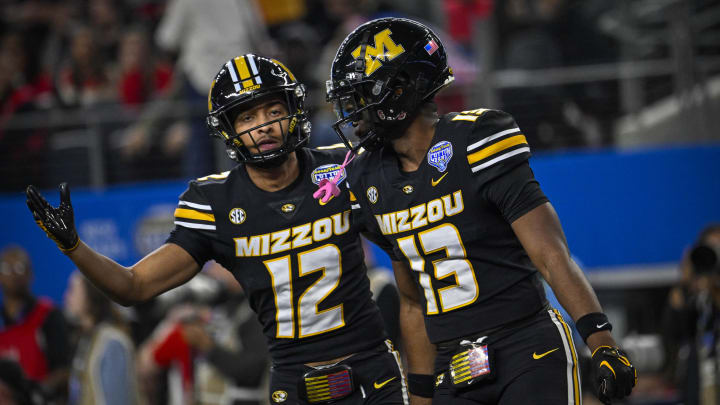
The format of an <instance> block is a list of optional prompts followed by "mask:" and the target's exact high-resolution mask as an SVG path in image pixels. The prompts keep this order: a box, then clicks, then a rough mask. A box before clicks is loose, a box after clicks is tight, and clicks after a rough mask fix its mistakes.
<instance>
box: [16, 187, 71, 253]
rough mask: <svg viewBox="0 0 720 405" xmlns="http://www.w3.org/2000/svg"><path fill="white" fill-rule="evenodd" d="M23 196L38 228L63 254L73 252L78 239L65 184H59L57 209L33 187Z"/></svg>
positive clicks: (68, 189)
mask: <svg viewBox="0 0 720 405" xmlns="http://www.w3.org/2000/svg"><path fill="white" fill-rule="evenodd" d="M25 194H27V206H28V208H30V212H32V214H33V218H35V222H36V223H37V224H38V226H39V227H40V228H42V230H43V231H45V233H46V234H47V236H48V237H49V238H50V239H52V240H54V241H55V243H57V245H58V247H59V248H60V250H62V251H63V252H64V253H69V252H71V251H73V250H74V249H75V248H76V247H77V246H78V244H79V243H80V239H79V238H78V234H77V231H76V230H75V215H74V214H73V207H72V203H70V188H69V187H68V185H67V183H62V184H60V205H59V206H58V207H57V208H55V207H53V206H52V205H50V204H49V203H48V202H47V201H46V200H45V198H44V197H43V196H42V195H41V194H40V192H39V191H38V190H37V189H36V188H35V186H28V187H27V189H26V190H25Z"/></svg>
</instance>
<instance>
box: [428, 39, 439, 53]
mask: <svg viewBox="0 0 720 405" xmlns="http://www.w3.org/2000/svg"><path fill="white" fill-rule="evenodd" d="M437 50H438V44H437V42H435V40H434V39H431V40H430V42H428V43H427V45H425V51H426V52H427V53H428V55H432V54H434V53H435V51H437Z"/></svg>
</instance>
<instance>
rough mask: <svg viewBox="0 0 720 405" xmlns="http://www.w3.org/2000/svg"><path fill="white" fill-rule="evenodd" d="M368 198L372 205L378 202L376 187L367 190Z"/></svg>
mask: <svg viewBox="0 0 720 405" xmlns="http://www.w3.org/2000/svg"><path fill="white" fill-rule="evenodd" d="M366 193H367V198H368V200H370V202H371V203H373V204H375V203H376V202H377V200H378V190H377V188H375V186H370V187H369V188H368V189H367V192H366Z"/></svg>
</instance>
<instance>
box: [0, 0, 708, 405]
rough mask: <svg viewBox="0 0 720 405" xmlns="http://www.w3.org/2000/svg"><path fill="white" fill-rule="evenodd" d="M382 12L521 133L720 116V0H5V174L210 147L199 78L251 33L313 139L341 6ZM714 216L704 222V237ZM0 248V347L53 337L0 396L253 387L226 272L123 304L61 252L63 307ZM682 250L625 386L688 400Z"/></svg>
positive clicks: (448, 107) (0, 34)
mask: <svg viewBox="0 0 720 405" xmlns="http://www.w3.org/2000/svg"><path fill="white" fill-rule="evenodd" d="M388 15H393V16H408V17H411V18H415V19H419V20H422V21H424V22H426V23H428V24H429V25H431V26H432V27H433V28H434V29H435V31H436V32H438V33H439V35H440V37H441V38H442V39H443V41H444V44H445V46H446V48H447V49H448V53H449V55H450V65H451V66H452V67H453V69H454V70H455V74H456V81H457V85H455V86H453V87H452V88H450V89H449V90H447V91H446V92H444V93H442V94H440V96H439V97H438V98H437V100H438V103H439V107H440V110H441V112H447V111H453V110H457V109H460V108H464V107H473V108H476V107H481V106H486V107H493V108H501V109H504V110H506V111H508V112H510V113H511V114H512V115H513V116H515V118H516V119H517V120H518V122H519V123H520V125H521V126H522V127H523V128H524V130H525V133H526V136H527V138H528V141H529V142H530V143H531V144H532V145H533V148H534V149H535V150H540V151H542V150H554V149H564V148H570V147H585V148H598V147H607V146H617V147H622V146H633V145H637V144H657V143H678V142H685V141H697V140H712V139H714V140H717V139H719V138H720V135H719V134H720V123H719V122H718V121H717V120H718V118H717V117H720V114H718V113H717V112H720V102H719V101H718V99H719V98H720V84H718V83H717V80H718V78H717V73H718V72H720V59H718V58H720V40H718V38H720V30H719V28H720V6H718V5H717V2H715V1H711V0H693V1H675V0H663V1H661V0H656V1H650V0H643V1H639V0H638V1H633V2H627V1H625V0H610V1H608V0H582V1H580V0H505V1H500V0H0V179H1V180H0V192H18V191H21V190H23V189H24V187H25V186H26V185H27V184H30V183H32V184H35V185H37V186H39V187H45V188H48V187H54V186H55V185H56V184H57V183H59V182H60V181H68V182H69V183H71V184H73V185H74V186H75V185H86V186H93V187H100V186H104V185H107V184H117V183H125V182H137V181H151V180H160V179H189V178H195V177H199V176H202V175H206V174H208V173H211V172H215V171H218V170H222V169H226V168H227V167H228V166H229V165H230V164H231V162H230V160H229V159H227V158H226V157H225V151H224V148H223V147H222V145H221V143H220V142H215V141H213V140H211V139H210V138H209V137H208V135H207V131H206V129H205V122H204V114H205V113H206V110H207V101H206V98H207V92H208V90H209V87H210V82H211V80H212V77H213V76H214V74H215V73H216V72H217V70H218V69H219V68H220V66H221V64H222V63H223V62H224V61H226V60H228V59H230V58H232V57H234V56H237V55H239V54H243V53H247V52H254V53H257V54H260V55H264V56H270V57H275V58H277V59H279V60H281V61H283V62H284V63H285V64H286V65H287V66H288V67H289V68H290V70H292V71H293V72H294V73H295V75H296V76H297V77H298V79H299V80H300V81H301V82H303V83H305V84H306V85H307V86H308V88H309V101H310V105H311V111H310V113H311V117H312V121H313V134H312V138H311V142H312V144H313V145H326V144H330V143H336V142H337V138H336V135H335V134H334V133H333V132H332V130H331V129H330V124H331V123H332V122H333V121H334V116H333V115H332V112H331V111H330V110H329V108H328V107H327V106H326V103H325V102H324V101H325V87H324V86H325V80H327V76H328V72H329V66H330V63H331V61H332V57H333V56H334V52H335V50H336V49H337V46H338V44H339V42H340V41H341V40H342V38H344V37H345V36H346V35H347V34H348V33H349V32H350V31H351V30H352V29H354V28H355V27H356V26H358V25H359V24H361V23H362V22H364V21H367V20H368V19H371V18H376V17H381V16H388ZM678 103H679V104H678ZM677 105H679V106H680V107H679V108H676V109H674V110H673V109H672V108H671V107H673V106H677ZM713 112H715V113H713ZM696 114H698V115H696ZM698 117H700V118H698ZM654 125H657V126H663V127H664V128H668V129H667V133H668V134H663V131H654V129H655V128H656V126H654ZM679 125H684V126H685V127H686V129H687V130H685V131H675V130H674V129H675V128H677V127H678V126H679ZM685 127H684V128H685ZM719 232H720V231H719V230H718V229H717V228H713V229H711V230H709V231H708V232H707V233H704V234H702V235H701V236H700V238H699V240H698V241H699V243H700V242H702V245H703V246H706V245H713V246H716V248H715V249H717V250H716V251H720V236H718V235H720V233H719ZM715 260H716V262H717V256H716V259H715ZM0 261H1V265H2V268H1V269H0V287H2V297H3V301H2V303H3V307H2V309H3V313H2V319H0V331H1V330H3V328H4V329H5V330H7V329H9V328H10V326H12V325H17V324H25V322H26V321H27V323H28V324H29V326H28V327H27V328H25V329H22V330H21V331H19V332H18V335H15V336H14V337H11V338H7V336H4V337H2V336H1V335H0V352H2V353H5V354H7V352H8V350H10V349H8V348H9V347H11V346H12V345H11V344H10V343H11V342H12V339H17V340H22V337H23V336H26V335H23V333H24V334H28V333H43V334H46V337H47V341H46V345H45V347H22V348H21V349H18V350H28V351H30V352H33V353H36V354H37V356H38V358H39V359H40V360H42V361H39V362H38V363H37V364H36V365H33V366H32V367H31V368H30V369H28V368H27V367H25V365H23V366H24V367H23V368H24V370H21V368H19V367H17V365H16V364H14V363H13V362H12V361H11V360H2V361H0V404H6V403H7V404H12V403H19V404H22V403H34V402H33V401H35V403H44V401H49V402H50V403H56V404H64V403H78V404H80V403H81V404H93V403H97V404H100V403H108V404H114V403H117V404H132V403H140V404H144V403H147V404H170V403H172V404H190V403H197V404H218V405H220V404H231V403H232V404H256V403H259V401H260V399H259V398H261V397H263V398H264V397H265V395H264V388H263V384H264V381H263V378H264V377H265V376H266V374H267V373H266V371H265V370H266V368H267V367H268V364H267V357H266V351H265V349H264V342H263V338H262V335H261V333H260V331H259V330H257V329H258V327H259V325H257V322H255V321H254V320H250V319H251V315H250V312H251V311H250V309H249V307H248V305H247V303H246V301H245V300H244V297H243V296H242V293H241V292H240V291H238V289H237V283H236V282H234V280H228V279H227V277H225V276H226V275H227V272H225V271H223V270H221V269H220V270H219V271H214V270H213V269H209V270H206V271H205V272H203V274H205V277H199V278H198V277H196V279H194V280H193V281H192V282H191V283H190V284H189V285H187V286H185V287H183V288H180V289H178V290H177V291H172V292H171V294H168V295H166V296H163V297H161V298H159V299H157V300H155V301H153V302H151V303H148V304H147V305H146V306H141V307H137V308H135V309H134V310H133V311H131V312H122V311H118V309H117V308H116V307H114V306H113V305H111V304H110V302H109V301H108V300H107V298H105V297H104V296H103V295H102V294H100V293H99V292H98V291H97V290H95V289H94V287H92V285H91V284H90V283H88V282H87V281H86V280H85V279H84V278H82V276H80V275H78V274H75V275H73V276H72V278H71V280H70V281H69V285H68V292H67V295H66V302H65V304H64V305H65V310H64V311H60V310H59V309H58V307H57V305H58V303H56V304H54V305H53V304H51V303H49V302H47V301H45V300H43V299H41V298H35V297H34V296H33V295H32V293H31V292H30V290H29V286H30V281H31V280H32V264H31V263H32V261H31V259H30V258H29V257H28V256H27V254H26V253H24V251H23V250H22V248H20V247H16V246H11V247H6V248H5V249H4V250H3V251H2V257H1V258H0ZM716 262H715V263H716ZM683 269H684V273H683V280H682V282H681V283H680V284H678V285H677V286H676V287H675V288H674V289H672V291H671V294H670V297H669V300H668V304H667V308H665V310H664V311H665V312H664V314H665V315H664V322H665V323H664V327H663V329H664V332H665V334H664V339H665V343H666V345H665V346H663V347H665V350H666V351H667V353H666V354H665V356H664V357H663V358H664V359H665V361H664V363H663V364H661V365H656V366H652V367H654V368H656V369H658V370H660V373H658V375H659V377H658V379H657V380H651V384H653V386H646V388H641V389H639V390H638V391H639V395H641V396H642V395H646V398H650V399H647V400H646V401H645V402H641V401H640V400H637V401H636V402H633V403H646V404H650V403H653V404H671V403H672V404H674V403H678V401H679V398H681V397H682V395H684V394H681V393H678V390H680V391H682V390H683V389H684V388H686V387H688V386H689V385H687V384H688V383H687V381H691V382H692V384H695V385H692V386H689V387H691V391H692V393H694V394H693V395H695V396H692V395H691V397H685V400H686V402H685V403H706V404H714V403H720V401H715V400H714V399H713V400H712V401H711V399H708V398H710V397H713V396H717V395H718V392H717V391H715V388H713V391H712V392H711V393H707V392H706V394H705V395H706V396H707V398H705V399H703V401H702V402H700V398H699V396H701V393H702V392H703V391H702V390H701V389H700V387H698V386H697V384H699V381H705V382H707V381H708V380H707V379H705V380H703V379H702V378H701V377H700V376H699V374H702V373H703V372H709V371H708V370H704V371H703V369H702V367H705V368H708V369H712V370H713V373H714V374H712V375H713V376H715V377H713V378H714V379H715V384H714V386H718V385H720V384H717V376H718V375H720V371H718V370H720V366H718V362H717V361H716V360H714V359H715V356H714V354H712V353H708V352H703V350H706V349H704V348H703V347H711V348H713V349H707V350H714V346H713V344H714V343H712V344H711V343H708V344H707V345H705V346H703V347H693V346H692V345H690V346H688V342H689V341H693V339H695V338H696V337H697V336H698V333H699V336H702V337H703V339H706V340H708V339H709V341H710V342H715V340H716V338H717V334H718V331H720V326H719V325H716V323H718V322H717V319H719V318H720V317H718V316H717V313H720V298H718V294H717V291H716V289H717V288H716V287H717V286H716V285H715V284H713V283H715V281H714V278H712V277H717V274H715V273H712V277H710V276H707V274H705V275H701V276H698V275H696V274H694V273H693V270H692V269H693V265H692V260H691V258H690V256H689V254H688V256H687V257H686V258H685V259H684V261H683ZM716 270H717V269H715V270H713V271H715V272H716V273H719V274H720V270H718V271H716ZM386 283H387V280H385V281H383V285H385V284H386ZM389 301H390V303H389V304H388V306H389V308H392V307H393V304H392V301H393V300H392V298H389ZM388 311H392V309H389V310H388ZM66 318H67V319H66ZM390 318H392V317H390ZM703 322H704V323H703ZM698 325H699V326H698ZM389 329H392V330H395V329H396V327H394V326H393V325H392V323H391V324H390V325H389ZM38 331H42V332H38ZM696 332H698V333H696ZM8 339H10V340H8ZM49 342H52V343H51V344H50V343H49ZM635 343H636V345H637V347H640V348H641V346H642V345H643V344H644V343H643V342H642V341H637V342H635ZM13 350H15V349H13ZM10 351H12V350H10ZM711 354H712V359H713V360H712V361H713V362H714V363H712V362H711V363H703V360H702V359H703V356H705V358H710V355H711ZM677 356H680V357H677ZM682 356H684V357H682ZM693 356H694V357H693ZM3 357H8V356H3ZM9 357H10V358H12V355H10V356H9ZM647 362H648V363H646V364H653V363H652V360H647ZM110 364H111V365H112V366H110ZM228 376H233V377H228ZM646 381H648V380H646ZM709 385H713V384H709ZM200 387H201V388H200ZM229 387H230V388H229ZM703 388H708V387H707V386H706V387H703ZM708 389H709V388H708ZM98 390H100V391H103V390H110V391H107V392H104V394H106V395H104V394H103V393H100V392H98ZM19 392H20V393H21V394H18V393H19ZM103 395H104V396H106V397H107V398H113V400H112V401H107V402H101V401H100V400H98V398H101V396H103ZM636 398H637V396H636ZM11 401H15V402H11ZM113 401H114V402H113ZM591 401H592V399H590V398H588V400H587V403H592V402H591ZM693 401H696V402H693Z"/></svg>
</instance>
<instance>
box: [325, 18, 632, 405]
mask: <svg viewBox="0 0 720 405" xmlns="http://www.w3.org/2000/svg"><path fill="white" fill-rule="evenodd" d="M452 80H453V73H452V70H451V69H450V67H448V64H447V56H446V54H445V49H444V48H443V45H442V43H441V42H440V39H439V38H438V37H437V36H436V35H435V34H434V33H433V32H432V31H431V30H430V29H429V28H427V27H426V26H424V25H422V24H420V23H417V22H415V21H411V20H407V19H400V18H383V19H378V20H373V21H370V22H368V23H366V24H363V25H361V26H360V27H358V28H357V29H356V30H354V31H353V32H352V33H351V34H349V35H348V36H347V38H346V39H345V41H344V42H343V43H342V44H341V45H340V48H339V49H338V51H337V54H336V56H335V59H334V61H333V64H332V68H331V79H330V80H329V81H328V83H327V99H328V101H329V102H331V103H332V104H333V106H334V109H335V112H336V114H337V117H338V121H337V122H336V123H335V125H334V128H335V130H336V132H337V133H338V135H339V136H340V137H341V139H342V140H343V141H344V142H345V143H346V145H347V146H348V147H349V148H351V149H352V150H354V151H357V152H358V153H359V157H358V158H357V159H356V160H355V162H354V164H353V165H352V166H351V168H350V174H349V176H350V177H349V180H348V181H347V182H346V184H347V185H348V186H349V187H350V189H351V191H352V194H351V198H356V199H357V201H358V203H357V204H356V205H355V207H354V208H356V209H357V210H362V211H364V212H365V214H366V221H365V222H366V226H367V228H368V236H369V237H370V238H371V239H372V240H373V241H374V242H376V243H377V244H379V245H380V246H381V247H383V248H384V250H385V251H386V252H387V253H388V254H389V255H390V257H391V258H392V260H393V266H394V269H395V275H396V278H397V283H398V287H399V288H400V289H401V291H402V294H403V301H402V302H403V309H402V319H401V326H402V328H403V338H404V339H405V340H406V341H405V347H407V348H408V349H409V351H410V352H409V354H408V356H409V357H408V362H409V371H408V372H409V373H410V374H408V382H409V388H410V392H411V393H412V394H414V395H418V396H422V397H426V398H430V397H432V398H433V403H434V404H508V405H510V404H512V405H515V404H565V403H567V404H580V403H581V392H580V382H579V373H578V360H577V354H576V352H575V346H574V345H573V342H572V338H571V333H570V329H569V328H568V326H567V324H566V323H565V322H564V321H563V319H562V317H561V316H560V314H559V313H558V312H557V311H556V310H554V309H552V308H550V307H549V306H548V302H547V300H546V298H545V294H544V290H543V287H542V283H541V281H540V278H539V276H542V277H544V278H545V280H546V281H547V282H548V283H549V284H550V286H551V287H552V289H553V291H554V292H555V294H556V295H557V297H558V299H559V301H560V303H561V304H562V305H563V307H564V308H565V309H566V310H567V311H568V313H569V314H570V315H571V316H572V317H573V319H574V320H575V321H576V325H577V328H578V330H579V333H580V335H581V336H582V337H583V339H584V340H585V342H586V343H587V345H588V347H589V348H590V350H591V352H592V365H593V379H594V380H593V384H594V385H593V386H594V387H595V389H596V392H597V394H598V396H599V398H600V399H601V400H603V401H604V402H609V401H610V400H611V399H612V398H622V397H625V396H627V395H629V394H630V392H631V390H632V388H633V386H634V385H635V383H636V379H637V373H636V371H635V369H634V368H633V366H632V365H631V363H630V360H629V359H628V357H627V355H626V354H625V353H624V352H623V351H622V350H620V349H619V348H618V347H617V344H616V342H615V341H614V340H613V337H612V335H611V333H610V330H611V324H610V322H609V320H608V318H607V316H605V315H604V314H603V313H602V309H601V307H600V304H599V303H598V300H597V298H596V296H595V293H594V292H593V290H592V288H591V287H590V285H589V283H588V281H587V280H586V278H585V277H584V275H583V273H582V271H581V270H580V269H579V268H578V266H577V264H575V262H573V260H572V259H571V257H570V253H569V250H568V246H567V243H566V241H565V236H564V235H563V231H562V228H561V225H560V222H559V220H558V217H557V215H556V213H555V211H554V210H553V207H552V205H551V204H550V203H549V202H548V199H547V198H546V197H545V195H544V194H543V192H542V191H541V189H540V187H539V185H538V182H537V181H536V180H535V178H534V177H533V172H532V170H531V169H530V166H529V164H528V158H529V157H530V148H529V146H528V144H527V141H526V139H525V137H524V136H523V134H522V131H521V130H520V129H519V128H518V126H517V124H516V123H515V121H514V120H513V118H512V117H511V116H510V115H509V114H507V113H504V112H502V111H497V110H491V109H475V110H469V111H463V112H459V113H451V114H447V115H444V116H442V117H439V116H438V114H437V112H436V109H435V106H434V104H433V103H432V100H433V97H434V95H435V94H436V93H437V92H438V91H439V90H441V89H442V88H443V87H445V86H447V85H449V84H450V83H451V82H452ZM351 131H352V132H354V135H355V136H356V137H357V138H358V139H359V142H358V143H357V144H355V145H352V144H351V143H350V142H349V141H348V136H349V135H350V134H349V133H348V132H351ZM361 148H362V149H361ZM363 150H364V151H365V152H364V153H362V151H363ZM423 318H424V322H425V330H426V332H427V335H425V334H424V333H421V328H422V319H423ZM431 343H432V344H431ZM435 350H437V355H436V356H435V361H434V364H432V362H431V358H432V357H433V355H432V353H434V352H435Z"/></svg>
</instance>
